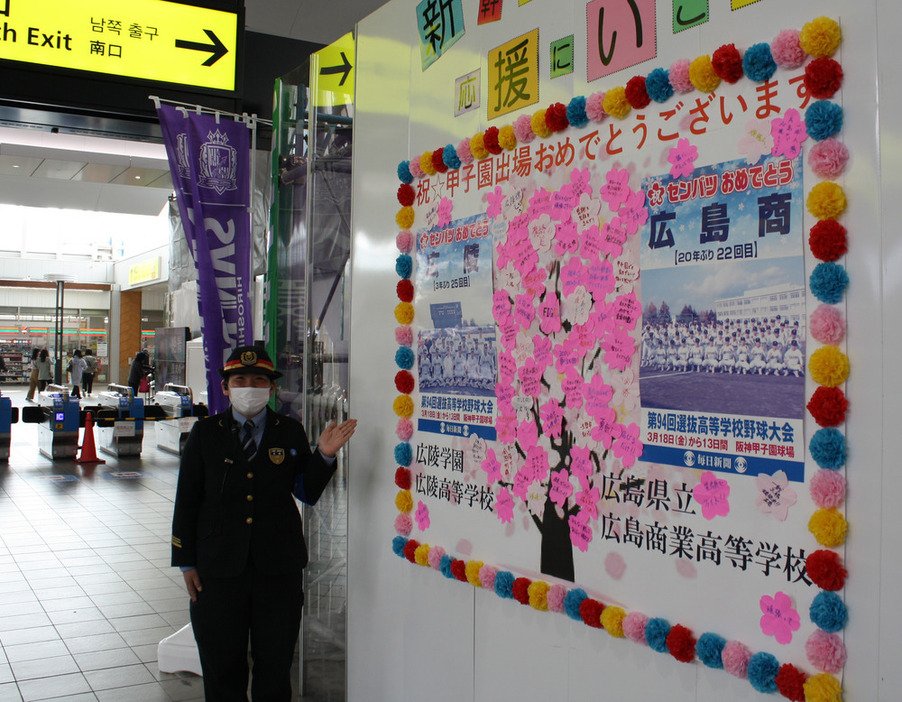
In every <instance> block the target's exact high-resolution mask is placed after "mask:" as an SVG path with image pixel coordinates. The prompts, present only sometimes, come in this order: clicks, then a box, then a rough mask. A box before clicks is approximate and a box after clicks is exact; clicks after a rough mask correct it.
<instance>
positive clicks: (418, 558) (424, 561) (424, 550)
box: [413, 544, 431, 566]
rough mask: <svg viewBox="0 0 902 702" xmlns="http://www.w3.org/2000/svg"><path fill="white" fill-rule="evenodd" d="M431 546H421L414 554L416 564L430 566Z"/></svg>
mask: <svg viewBox="0 0 902 702" xmlns="http://www.w3.org/2000/svg"><path fill="white" fill-rule="evenodd" d="M430 548H431V547H430V546H429V544H420V545H419V546H417V547H416V550H414V552H413V560H414V563H416V564H417V565H421V566H428V565H429V549H430Z"/></svg>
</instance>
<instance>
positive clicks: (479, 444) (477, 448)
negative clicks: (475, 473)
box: [470, 435, 486, 466]
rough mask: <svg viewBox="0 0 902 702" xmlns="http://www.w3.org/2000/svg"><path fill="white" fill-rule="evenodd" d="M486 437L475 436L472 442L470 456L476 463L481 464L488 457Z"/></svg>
mask: <svg viewBox="0 0 902 702" xmlns="http://www.w3.org/2000/svg"><path fill="white" fill-rule="evenodd" d="M485 449H486V445H485V439H483V438H481V437H480V436H478V435H474V436H473V442H472V443H471V444H470V458H471V460H472V461H473V464H474V465H477V466H478V465H480V464H481V463H482V462H483V461H484V460H485V459H486V452H485Z"/></svg>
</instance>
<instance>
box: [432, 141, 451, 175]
mask: <svg viewBox="0 0 902 702" xmlns="http://www.w3.org/2000/svg"><path fill="white" fill-rule="evenodd" d="M432 167H433V168H435V170H437V171H438V172H439V173H444V172H445V171H447V170H448V166H446V165H445V147H441V148H438V149H436V150H435V151H433V152H432Z"/></svg>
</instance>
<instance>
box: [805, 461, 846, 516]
mask: <svg viewBox="0 0 902 702" xmlns="http://www.w3.org/2000/svg"><path fill="white" fill-rule="evenodd" d="M808 489H809V491H810V492H811V499H812V500H814V504H816V505H817V506H818V507H823V508H824V509H830V508H832V507H841V506H842V504H843V503H844V502H845V501H846V478H845V476H843V474H842V473H841V472H840V471H838V470H827V469H826V468H822V469H821V470H819V471H817V473H815V474H814V476H813V477H812V478H811V483H810V485H809V486H808Z"/></svg>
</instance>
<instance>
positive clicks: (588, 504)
mask: <svg viewBox="0 0 902 702" xmlns="http://www.w3.org/2000/svg"><path fill="white" fill-rule="evenodd" d="M579 482H580V484H581V485H582V486H583V489H582V490H580V491H579V492H578V493H576V504H578V505H579V506H580V507H581V508H582V509H583V510H584V511H585V512H586V514H588V515H589V517H591V518H592V519H598V503H599V502H600V501H601V493H600V492H599V490H598V488H592V489H591V490H589V489H587V485H586V484H585V483H583V478H582V477H580V480H579Z"/></svg>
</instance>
